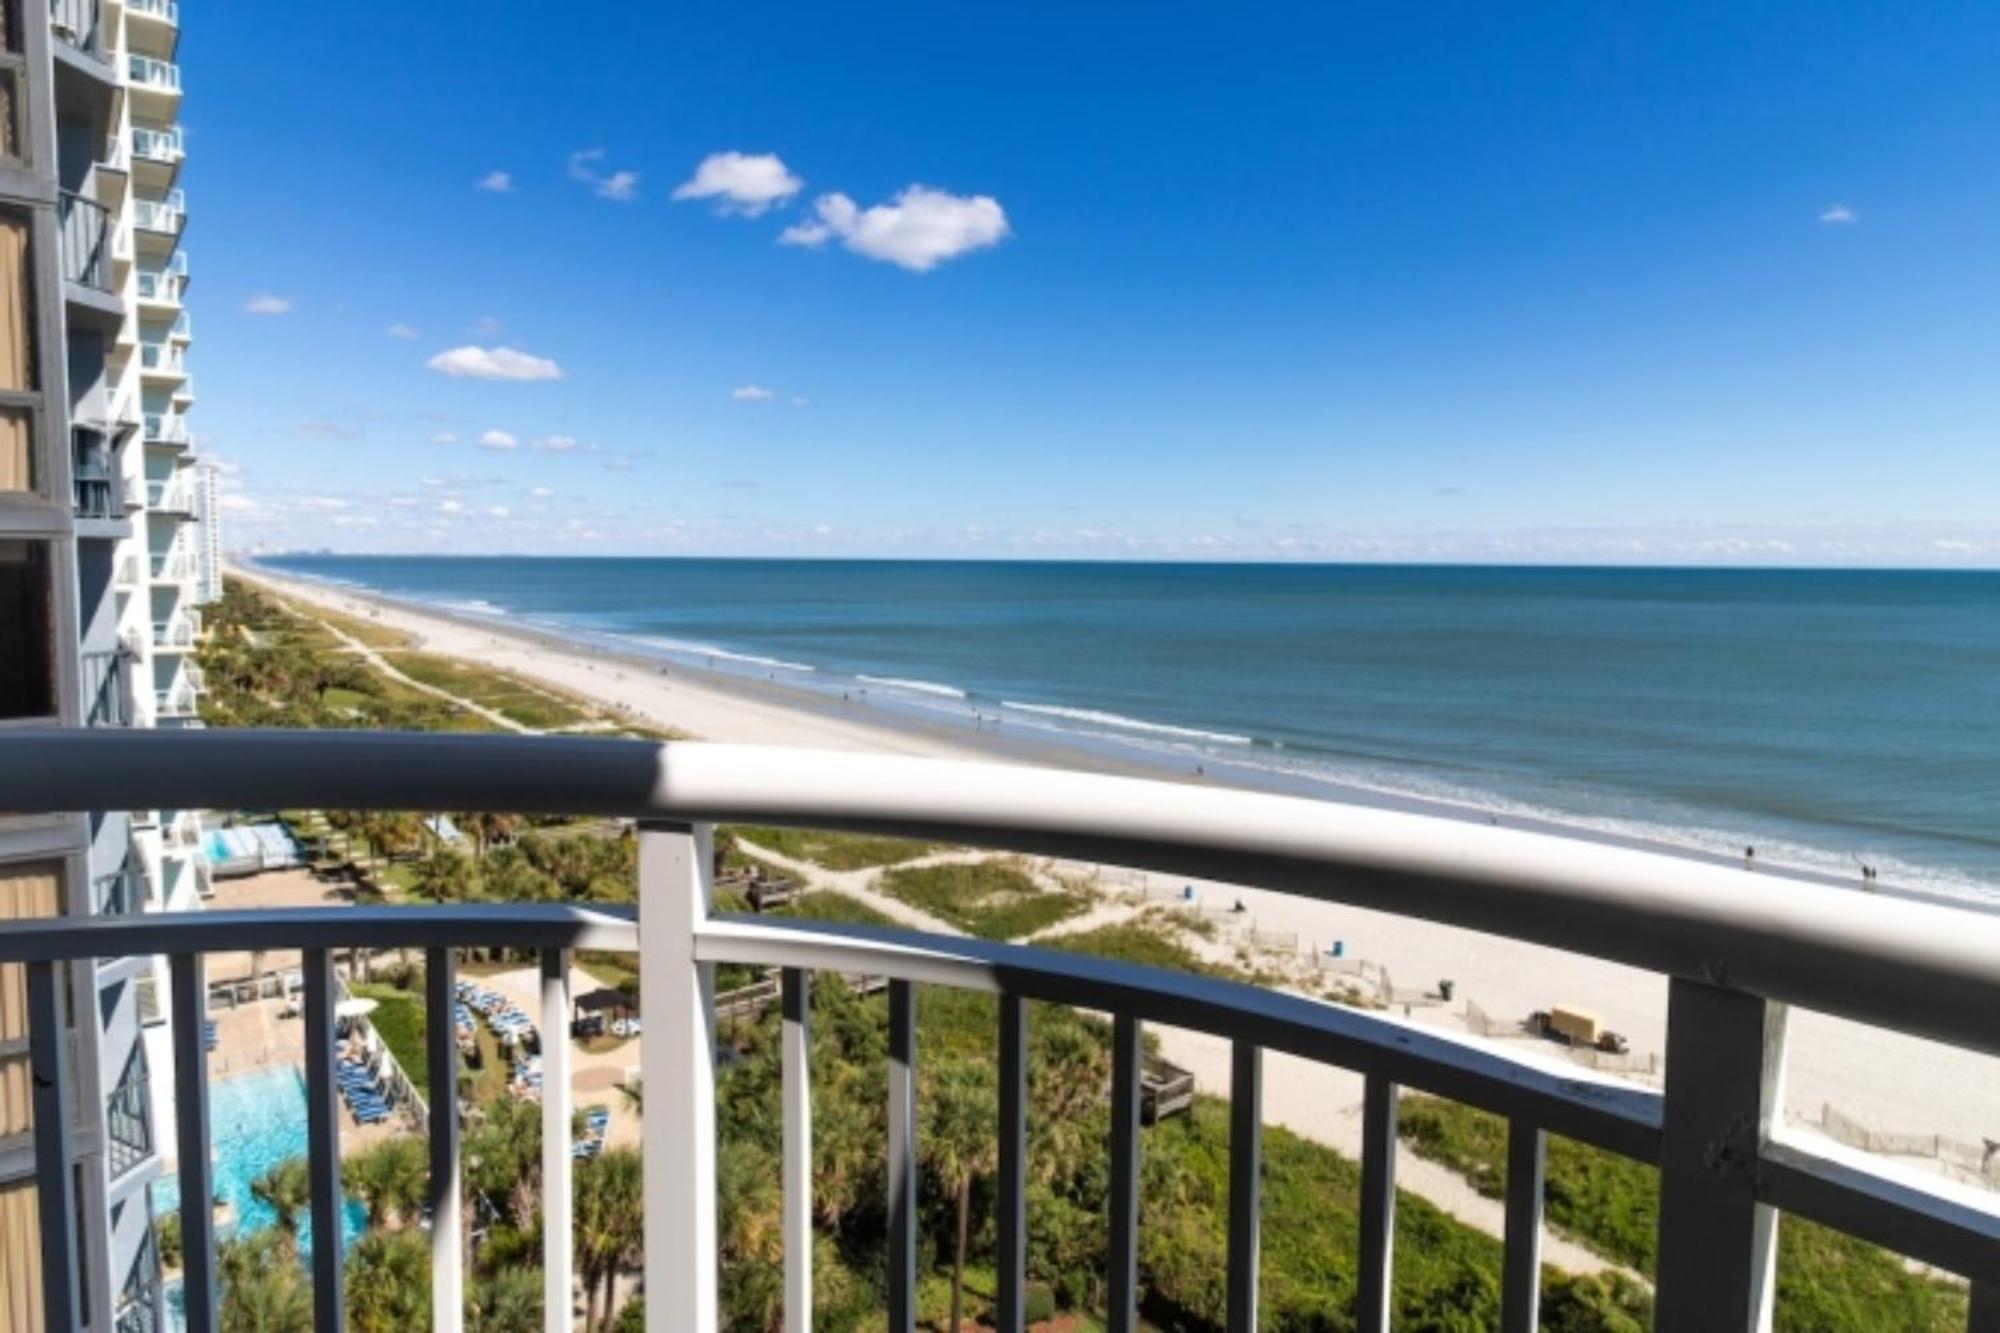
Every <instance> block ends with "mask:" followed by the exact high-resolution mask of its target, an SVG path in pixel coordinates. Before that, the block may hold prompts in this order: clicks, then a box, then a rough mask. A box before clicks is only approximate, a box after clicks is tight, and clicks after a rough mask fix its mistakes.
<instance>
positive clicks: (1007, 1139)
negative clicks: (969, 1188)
mask: <svg viewBox="0 0 2000 1333" xmlns="http://www.w3.org/2000/svg"><path fill="white" fill-rule="evenodd" d="M999 1147H1000V1197H999V1215H998V1216H997V1217H996V1218H995V1219H994V1225H995V1228H996V1230H997V1231H998V1233H999V1245H998V1250H999V1253H998V1255H997V1259H998V1268H997V1271H996V1272H995V1275H994V1285H995V1286H996V1287H997V1288H998V1290H997V1292H996V1296H997V1302H996V1303H997V1305H998V1307H999V1308H998V1311H997V1313H998V1316H999V1329H998V1333H1022V1330H1023V1329H1024V1328H1025V1327H1026V1324H1027V1311H1026V1310H1025V1309H1024V1308H1023V1305H1024V1298H1025V1293H1026V1288H1027V1280H1028V1194H1027V1186H1026V1179H1027V1160H1028V1002H1027V1001H1026V1000H1024V999H1022V998H1021V997H1020V996H1018V995H1003V996H1001V997H1000V1144H999Z"/></svg>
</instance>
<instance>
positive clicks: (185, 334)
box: [167, 251, 194, 342]
mask: <svg viewBox="0 0 2000 1333" xmlns="http://www.w3.org/2000/svg"><path fill="white" fill-rule="evenodd" d="M181 253H185V252H184V251H183V252H181ZM182 282H183V286H182V288H181V290H182V291H183V292H185V291H186V290H187V288H186V286H185V282H186V279H185V278H183V279H182ZM167 336H168V337H169V338H172V339H174V340H175V341H176V342H187V341H189V340H190V339H192V338H193V337H194V322H193V321H192V320H191V319H190V318H189V317H188V312H187V311H185V310H183V311H181V313H180V314H179V315H178V316H177V317H175V319H174V323H173V327H172V328H170V329H168V330H167Z"/></svg>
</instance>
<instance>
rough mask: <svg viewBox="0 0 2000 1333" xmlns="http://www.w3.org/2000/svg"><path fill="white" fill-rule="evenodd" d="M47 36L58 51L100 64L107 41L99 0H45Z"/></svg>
mask: <svg viewBox="0 0 2000 1333" xmlns="http://www.w3.org/2000/svg"><path fill="white" fill-rule="evenodd" d="M49 35H50V36H52V37H54V38H55V39H56V42H57V43H58V44H59V46H61V47H66V48H68V49H69V50H72V51H77V52H80V53H82V54H84V55H87V56H89V57H90V58H91V59H93V60H97V61H103V60H104V59H106V58H107V53H106V47H107V43H108V42H109V40H110V34H109V32H108V31H107V28H106V24H105V21H104V2H103V0H49Z"/></svg>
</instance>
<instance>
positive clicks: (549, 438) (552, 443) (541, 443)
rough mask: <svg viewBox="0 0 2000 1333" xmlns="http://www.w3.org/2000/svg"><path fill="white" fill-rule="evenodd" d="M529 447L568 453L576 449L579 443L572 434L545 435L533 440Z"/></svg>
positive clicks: (556, 452)
mask: <svg viewBox="0 0 2000 1333" xmlns="http://www.w3.org/2000/svg"><path fill="white" fill-rule="evenodd" d="M528 447H529V448H531V449H540V450H542V451H544V452H545V453H551V454H566V453H569V452H570V451H571V450H573V449H575V448H576V447H577V443H576V438H575V437H574V436H570V435H544V436H543V437H542V438H541V439H539V440H534V441H531V442H530V443H529V446H528Z"/></svg>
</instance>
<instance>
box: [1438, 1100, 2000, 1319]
mask: <svg viewBox="0 0 2000 1333" xmlns="http://www.w3.org/2000/svg"><path fill="white" fill-rule="evenodd" d="M1398 1124H1399V1126H1400V1129H1401V1131H1402V1136H1403V1141H1404V1142H1405V1143H1408V1144H1409V1145H1410V1147H1411V1149H1412V1150H1414V1151H1415V1152H1416V1153H1417V1154H1418V1155H1419V1156H1421V1157H1427V1158H1429V1159H1431V1160H1432V1161H1435V1162H1438V1163H1441V1164H1442V1165H1445V1166H1448V1167H1450V1168H1451V1169H1452V1170H1454V1171H1457V1172H1458V1173H1459V1174H1460V1175H1463V1176H1464V1177H1465V1178H1466V1180H1467V1181H1469V1182H1470V1183H1471V1184H1472V1186H1473V1187H1474V1188H1475V1189H1477V1190H1478V1191H1479V1192H1480V1193H1481V1194H1484V1195H1486V1196H1487V1197H1489V1198H1495V1199H1497V1198H1500V1197H1501V1196H1502V1194H1503V1193H1504V1191H1505V1189H1506V1184H1507V1123H1506V1121H1504V1120H1502V1119H1501V1118H1500V1117H1499V1116H1497V1115H1493V1114H1491V1113H1490V1112H1486V1111H1480V1110H1476V1109H1474V1108H1472V1107H1469V1106H1462V1105H1459V1104H1458V1103H1456V1102H1446V1101H1440V1100H1438V1099H1436V1098H1432V1097H1420V1096H1412V1097H1406V1098H1404V1099H1403V1102H1402V1108H1401V1111H1400V1113H1399V1115H1398ZM1547 1161H1548V1165H1547V1168H1546V1169H1547V1173H1548V1185H1547V1191H1546V1198H1547V1209H1548V1220H1549V1223H1550V1225H1552V1226H1554V1227H1555V1228H1557V1229H1558V1230H1559V1231H1561V1232H1563V1233H1564V1234H1565V1235H1568V1236H1570V1237H1573V1238H1574V1239H1575V1240H1577V1241H1578V1242H1580V1243H1581V1244H1583V1245H1585V1246H1588V1247H1589V1248H1590V1249H1592V1250H1594V1251H1596V1252H1597V1253H1599V1254H1601V1255H1603V1256H1604V1257H1605V1258H1607V1259H1614V1260H1616V1261H1618V1262H1619V1263H1622V1264H1626V1265H1628V1266H1630V1267H1632V1268H1635V1269H1637V1270H1638V1271H1640V1272H1642V1273H1645V1274H1647V1275H1649V1276H1650V1275H1651V1274H1652V1272H1653V1261H1654V1245H1655V1242H1656V1240H1657V1236H1656V1219H1657V1218H1658V1216H1659V1205H1660V1173H1659V1171H1658V1170H1657V1169H1656V1168H1654V1167H1651V1166H1647V1165H1645V1164H1644V1163H1642V1162H1635V1161H1632V1160H1630V1159H1629V1158H1625V1157H1620V1156H1618V1155H1617V1154H1615V1153H1608V1152H1605V1151H1603V1150H1602V1149H1598V1148H1591V1147H1587V1146H1585V1145H1583V1144H1580V1143H1577V1142H1574V1141H1573V1140H1570V1139H1562V1138H1557V1137H1555V1136H1554V1135H1551V1136H1549V1140H1548V1159H1547ZM1965 1320H1966V1295H1965V1292H1964V1291H1962V1290H1960V1289H1959V1288H1957V1287H1954V1286H1953V1285H1951V1284H1950V1283H1947V1282H1941V1281H1939V1280H1937V1279H1935V1278H1930V1277H1925V1276H1922V1275H1920V1274H1917V1273H1913V1272H1911V1271H1910V1270H1909V1269H1908V1268H1906V1267H1904V1265H1903V1262H1902V1260H1901V1259H1900V1258H1898V1257H1897V1256H1896V1255H1893V1254H1891V1253H1890V1252H1889V1251H1887V1250H1884V1249H1880V1248H1878V1247H1876V1246H1874V1245H1870V1244H1868V1243H1867V1242H1866V1241H1861V1240H1856V1239H1855V1238H1854V1237H1852V1236H1848V1235H1844V1234H1842V1233H1841V1232H1838V1231H1832V1230H1829V1229H1828V1228H1826V1227H1822V1226H1819V1225H1816V1224H1815V1223H1812V1222H1808V1221H1805V1220H1804V1219H1802V1218H1796V1217H1787V1218H1786V1219H1785V1220H1784V1222H1783V1223H1782V1225H1781V1226H1780V1227H1779V1229H1778V1300H1777V1326H1778V1328H1779V1329H1783V1330H1800V1331H1803V1330H1807V1329H1812V1330H1831V1331H1837V1330H1847V1329H1855V1330H1859V1329H1872V1328H1896V1329H1912V1330H1923V1329H1940V1330H1942V1329H1960V1328H1963V1327H1965Z"/></svg>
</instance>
